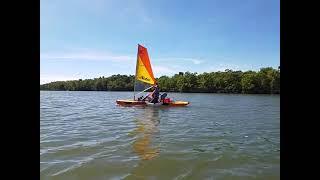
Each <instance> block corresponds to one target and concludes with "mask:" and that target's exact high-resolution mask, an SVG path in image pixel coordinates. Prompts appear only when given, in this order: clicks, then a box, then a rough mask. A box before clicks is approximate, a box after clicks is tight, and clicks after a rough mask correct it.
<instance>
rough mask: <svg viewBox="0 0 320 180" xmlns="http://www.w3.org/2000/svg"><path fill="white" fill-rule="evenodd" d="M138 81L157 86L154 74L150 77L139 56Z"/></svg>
mask: <svg viewBox="0 0 320 180" xmlns="http://www.w3.org/2000/svg"><path fill="white" fill-rule="evenodd" d="M136 79H137V80H139V81H142V82H145V83H148V84H155V79H154V77H153V74H151V75H150V73H149V72H148V70H147V68H146V66H145V65H144V63H143V62H142V60H141V58H140V57H139V56H138V61H137V69H136Z"/></svg>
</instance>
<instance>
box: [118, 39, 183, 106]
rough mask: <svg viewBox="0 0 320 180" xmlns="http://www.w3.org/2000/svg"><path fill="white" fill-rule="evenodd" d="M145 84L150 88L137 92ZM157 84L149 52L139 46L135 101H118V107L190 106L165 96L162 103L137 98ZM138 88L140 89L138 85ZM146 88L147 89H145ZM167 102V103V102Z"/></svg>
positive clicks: (161, 99)
mask: <svg viewBox="0 0 320 180" xmlns="http://www.w3.org/2000/svg"><path fill="white" fill-rule="evenodd" d="M140 83H144V84H146V85H148V86H150V87H148V88H146V89H144V90H143V91H141V92H139V93H137V94H136V93H135V92H136V90H137V89H136V85H137V84H140ZM155 84H157V81H156V79H155V77H154V75H153V71H152V67H151V63H150V59H149V55H148V50H147V48H145V47H143V46H141V45H140V44H138V55H137V63H136V74H135V82H134V96H133V100H132V99H128V100H121V99H120V100H116V103H117V104H118V105H122V106H141V105H142V106H145V105H147V106H186V105H188V104H189V102H187V101H171V100H170V99H169V98H168V99H165V96H164V97H163V98H160V101H161V102H160V103H155V104H154V103H150V102H148V101H145V99H144V98H142V97H140V98H136V97H137V96H138V95H139V94H141V93H143V92H145V91H147V90H149V89H150V88H152V87H153V86H154V85H155ZM137 87H139V86H138V85H137ZM144 88H145V87H144ZM166 100H167V101H166Z"/></svg>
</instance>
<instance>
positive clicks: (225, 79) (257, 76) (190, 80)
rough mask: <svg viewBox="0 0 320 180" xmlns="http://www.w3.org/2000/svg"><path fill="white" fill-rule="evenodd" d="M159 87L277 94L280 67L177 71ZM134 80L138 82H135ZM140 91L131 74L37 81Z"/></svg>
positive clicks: (54, 87) (50, 86) (62, 87)
mask: <svg viewBox="0 0 320 180" xmlns="http://www.w3.org/2000/svg"><path fill="white" fill-rule="evenodd" d="M156 81H157V82H158V83H159V87H160V91H163V92H177V93H178V92H183V93H218V94H222V93H223V94H280V67H279V69H274V68H272V67H267V68H261V69H260V71H258V72H255V71H245V72H242V71H233V70H230V69H226V70H225V71H224V72H221V71H218V72H210V73H207V72H204V73H202V74H197V73H190V72H185V73H183V72H179V74H175V75H173V76H171V77H168V76H161V77H160V78H156ZM137 82H138V83H137ZM134 89H135V90H136V91H142V90H143V89H145V86H144V85H141V83H140V82H139V81H135V76H134V75H129V76H128V75H120V74H117V75H112V76H109V77H104V76H102V77H99V78H94V79H84V80H82V79H79V80H70V81H56V82H51V83H47V84H42V85H40V90H46V91H48V90H49V91H129V92H130V91H133V90H134Z"/></svg>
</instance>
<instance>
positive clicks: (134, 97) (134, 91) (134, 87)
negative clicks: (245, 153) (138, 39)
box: [133, 44, 139, 100]
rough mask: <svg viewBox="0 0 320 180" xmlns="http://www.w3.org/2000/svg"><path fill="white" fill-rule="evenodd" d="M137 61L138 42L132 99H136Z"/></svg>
mask: <svg viewBox="0 0 320 180" xmlns="http://www.w3.org/2000/svg"><path fill="white" fill-rule="evenodd" d="M138 61H139V44H138V51H137V62H136V73H135V75H134V84H133V100H136V96H135V93H136V81H137V78H136V76H137V71H138Z"/></svg>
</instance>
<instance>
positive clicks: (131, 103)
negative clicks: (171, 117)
mask: <svg viewBox="0 0 320 180" xmlns="http://www.w3.org/2000/svg"><path fill="white" fill-rule="evenodd" d="M116 102H117V104H118V105H120V106H187V105H188V104H190V103H189V102H187V101H172V102H169V103H162V102H161V103H150V102H147V101H135V100H117V101H116Z"/></svg>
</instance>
